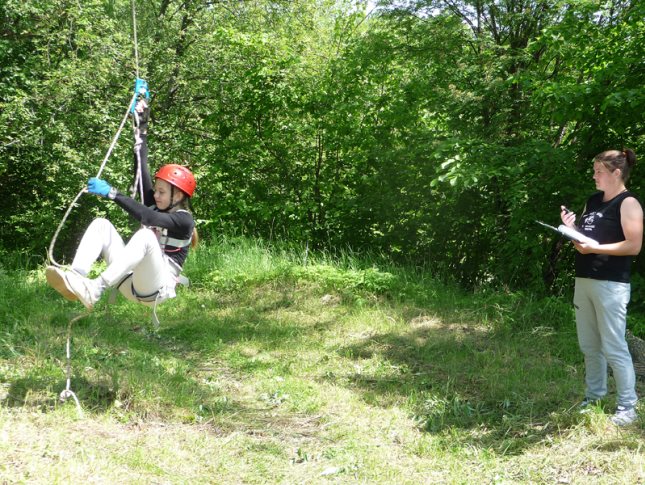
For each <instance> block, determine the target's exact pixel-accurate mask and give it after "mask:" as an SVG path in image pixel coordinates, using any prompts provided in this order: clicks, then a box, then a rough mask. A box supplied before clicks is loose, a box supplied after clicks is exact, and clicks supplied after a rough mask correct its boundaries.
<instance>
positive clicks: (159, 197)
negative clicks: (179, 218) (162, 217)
mask: <svg viewBox="0 0 645 485" xmlns="http://www.w3.org/2000/svg"><path fill="white" fill-rule="evenodd" d="M171 192H174V195H173V200H172V203H175V202H179V201H180V200H181V199H183V198H184V194H183V192H182V191H181V190H179V189H175V190H174V191H173V190H172V186H171V185H170V184H169V183H168V182H166V181H165V180H161V179H156V180H155V194H154V198H155V204H156V205H157V208H158V209H159V210H166V209H168V207H170V204H171V200H170V194H171Z"/></svg>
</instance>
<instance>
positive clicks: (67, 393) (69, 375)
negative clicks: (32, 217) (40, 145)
mask: <svg viewBox="0 0 645 485" xmlns="http://www.w3.org/2000/svg"><path fill="white" fill-rule="evenodd" d="M131 4H132V30H133V42H134V59H135V73H136V77H137V79H139V50H138V46H137V43H138V42H137V17H136V9H135V0H132V2H131ZM137 95H138V93H136V92H135V93H134V95H133V96H132V99H131V101H130V103H129V104H128V108H127V109H126V111H125V115H123V119H122V120H121V124H120V125H119V128H118V129H117V131H116V133H115V135H114V138H112V143H110V147H109V148H108V150H107V152H106V154H105V157H103V162H102V163H101V166H100V167H99V170H98V172H97V174H96V178H101V173H102V172H103V169H104V168H105V166H106V165H107V162H108V160H109V159H110V156H111V155H112V151H113V150H114V147H115V146H116V143H117V141H118V140H119V137H120V136H121V132H122V131H123V128H124V126H125V123H126V121H127V120H128V115H129V114H130V111H131V109H133V107H134V103H135V102H136V100H137ZM137 160H138V169H137V179H139V178H140V177H141V159H140V157H139V155H138V154H137ZM135 183H137V182H135ZM140 185H141V186H142V188H141V200H142V201H143V184H140ZM135 187H136V185H135ZM85 192H87V189H86V188H85V187H83V188H82V189H81V190H80V192H79V193H78V194H77V195H76V197H74V200H73V201H72V203H71V204H70V205H69V207H68V208H67V211H66V212H65V215H64V216H63V218H62V220H61V221H60V224H58V227H57V228H56V231H55V232H54V237H53V238H52V240H51V243H50V244H49V249H48V252H47V257H48V259H49V261H50V263H51V264H53V265H54V266H57V267H59V268H61V267H62V265H61V264H59V263H58V262H57V261H56V260H55V259H54V247H55V245H56V240H57V239H58V235H59V234H60V231H61V229H62V228H63V226H64V225H65V222H66V221H67V218H68V217H69V214H70V213H71V212H72V208H73V207H74V206H75V205H76V203H77V202H78V199H80V197H81V195H83V193H85ZM89 314H90V313H89V312H88V313H83V314H81V315H79V316H77V317H74V318H72V319H71V320H70V321H69V325H68V326H67V344H66V355H67V368H66V376H67V384H66V386H65V389H64V390H63V391H62V392H61V393H60V400H61V402H65V401H67V399H69V398H70V397H71V398H73V399H74V402H75V403H76V410H77V411H78V415H79V417H81V418H82V417H83V409H82V408H81V403H80V402H79V400H78V397H76V393H74V391H72V389H71V381H72V345H71V342H72V325H73V324H74V322H76V321H77V320H80V319H81V318H83V317H86V316H88V315H89Z"/></svg>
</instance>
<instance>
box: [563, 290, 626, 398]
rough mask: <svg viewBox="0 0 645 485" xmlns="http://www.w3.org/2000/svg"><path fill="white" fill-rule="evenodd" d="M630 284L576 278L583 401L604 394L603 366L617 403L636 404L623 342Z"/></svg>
mask: <svg viewBox="0 0 645 485" xmlns="http://www.w3.org/2000/svg"><path fill="white" fill-rule="evenodd" d="M630 292H631V288H630V284H629V283H619V282H616V281H604V280H594V279H590V278H576V287H575V294H574V297H573V303H574V305H575V307H576V328H577V331H578V343H579V344H580V350H582V353H583V354H584V356H585V381H586V384H587V391H586V397H588V398H590V399H600V398H602V397H603V396H604V395H605V394H606V393H607V364H609V365H610V366H611V368H612V370H613V371H614V379H615V381H616V391H617V394H618V396H617V401H618V404H619V405H622V406H627V407H630V406H633V405H635V404H636V401H637V397H636V386H635V384H636V379H635V373H634V365H633V363H632V357H631V354H630V353H629V349H628V347H627V342H626V341H625V330H626V317H627V303H629V298H630Z"/></svg>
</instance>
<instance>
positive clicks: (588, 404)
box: [577, 397, 600, 413]
mask: <svg viewBox="0 0 645 485" xmlns="http://www.w3.org/2000/svg"><path fill="white" fill-rule="evenodd" d="M599 404H600V399H593V398H590V397H585V398H584V399H583V400H582V401H581V402H580V404H578V406H577V408H578V412H580V413H587V412H589V411H591V408H593V407H595V406H598V405H599Z"/></svg>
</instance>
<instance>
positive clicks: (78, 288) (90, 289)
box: [64, 271, 101, 310]
mask: <svg viewBox="0 0 645 485" xmlns="http://www.w3.org/2000/svg"><path fill="white" fill-rule="evenodd" d="M64 276H65V281H66V283H67V286H68V287H69V288H71V290H72V291H73V292H74V294H75V295H76V297H77V298H78V299H79V301H80V302H81V303H82V304H83V305H85V308H87V309H88V310H91V309H92V308H93V307H94V304H95V303H96V302H97V301H99V298H101V291H100V290H99V289H98V288H96V285H94V284H93V282H92V280H90V279H88V278H85V277H84V276H81V275H79V274H77V273H74V272H72V271H66V272H65V273H64Z"/></svg>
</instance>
